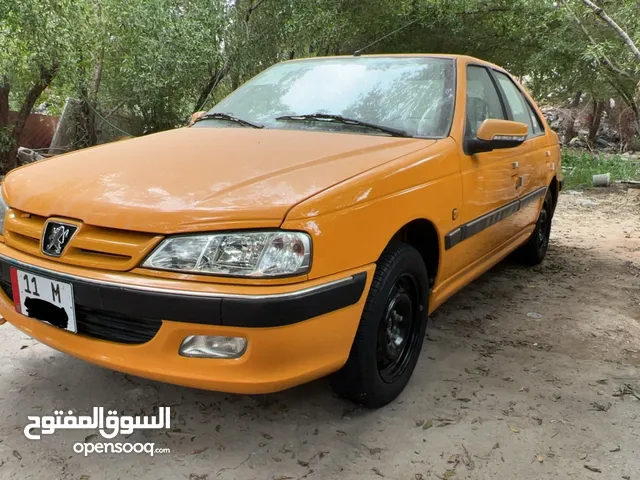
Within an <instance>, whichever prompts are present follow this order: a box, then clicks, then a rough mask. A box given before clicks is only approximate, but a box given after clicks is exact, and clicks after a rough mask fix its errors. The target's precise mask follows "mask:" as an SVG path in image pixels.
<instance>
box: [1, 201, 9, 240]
mask: <svg viewBox="0 0 640 480" xmlns="http://www.w3.org/2000/svg"><path fill="white" fill-rule="evenodd" d="M8 209H9V206H8V205H7V202H5V201H4V197H3V196H2V194H0V235H2V234H3V233H4V217H5V216H6V214H7V210H8Z"/></svg>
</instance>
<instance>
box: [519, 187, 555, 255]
mask: <svg viewBox="0 0 640 480" xmlns="http://www.w3.org/2000/svg"><path fill="white" fill-rule="evenodd" d="M553 211H554V206H553V195H552V194H551V190H547V194H546V196H545V197H544V203H543V204H542V208H541V209H540V215H539V216H538V221H537V222H536V228H535V230H534V231H533V233H532V234H531V237H529V240H528V241H527V243H525V244H524V245H523V246H522V247H520V250H518V257H519V259H520V261H521V262H522V263H524V264H526V265H530V266H534V265H539V264H540V263H542V261H543V260H544V257H545V255H546V254H547V249H548V248H549V236H550V235H551V221H552V220H553Z"/></svg>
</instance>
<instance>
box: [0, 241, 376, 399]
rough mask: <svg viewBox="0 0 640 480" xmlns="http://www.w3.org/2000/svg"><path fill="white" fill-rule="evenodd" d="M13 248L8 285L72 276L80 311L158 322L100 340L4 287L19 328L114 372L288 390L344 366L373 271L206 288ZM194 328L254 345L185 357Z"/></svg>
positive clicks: (215, 386) (2, 296)
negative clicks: (24, 304) (225, 353)
mask: <svg viewBox="0 0 640 480" xmlns="http://www.w3.org/2000/svg"><path fill="white" fill-rule="evenodd" d="M7 250H9V249H8V248H7V247H5V246H2V247H1V248H0V282H2V283H3V285H6V281H7V279H8V278H9V277H8V276H9V268H10V267H11V266H17V267H18V268H21V269H23V270H27V271H31V272H33V273H36V274H40V275H45V276H48V277H51V278H54V279H57V280H60V281H65V282H70V283H72V284H73V289H74V296H75V302H76V312H78V311H82V312H85V311H87V312H90V311H96V310H99V311H100V312H107V313H113V314H114V316H113V317H112V318H111V319H108V321H109V322H112V323H113V322H115V323H116V326H117V327H118V328H117V329H119V330H122V329H123V328H125V327H124V326H123V325H124V324H122V323H119V322H122V321H123V320H122V319H123V318H125V319H130V320H133V321H130V322H129V323H127V324H126V328H133V329H135V328H136V326H139V328H140V329H141V330H142V329H145V328H146V329H148V328H149V325H150V322H156V323H157V328H156V329H155V330H154V331H153V332H152V334H151V335H150V339H148V340H145V341H144V343H141V342H139V341H138V342H134V341H132V342H129V344H127V343H124V342H120V341H118V342H116V341H108V340H105V339H104V338H109V337H105V336H102V338H100V332H102V333H104V330H91V329H89V330H86V331H85V332H84V333H83V332H82V330H81V329H80V325H79V330H78V331H79V333H78V334H73V333H70V332H67V331H65V330H62V329H59V328H57V327H54V326H51V325H49V324H46V323H44V322H41V321H39V320H36V319H32V318H29V317H26V316H24V315H21V314H19V313H18V312H16V310H15V308H14V306H13V302H12V300H11V298H10V297H9V296H8V295H7V292H6V289H5V291H4V292H2V293H0V315H2V316H4V317H5V318H6V319H7V321H8V322H9V323H11V324H13V325H14V326H15V327H17V328H18V329H20V330H22V331H23V332H25V333H26V334H28V335H30V336H32V337H33V338H35V339H37V340H39V341H41V342H42V343H44V344H46V345H49V346H51V347H53V348H55V349H57V350H60V351H62V352H65V353H68V354H70V355H73V356H75V357H77V358H80V359H83V360H86V361H88V362H91V363H95V364H97V365H100V366H103V367H107V368H111V369H113V370H118V371H121V372H125V373H129V374H132V375H137V376H140V377H145V378H150V379H154V380H159V381H163V382H168V383H175V384H178V385H185V386H190V387H195V388H204V389H210V390H219V391H225V392H233V393H268V392H274V391H278V390H283V389H286V388H289V387H292V386H294V385H298V384H301V383H305V382H308V381H311V380H313V379H316V378H319V377H322V376H324V375H327V374H329V373H331V372H333V371H336V370H338V369H339V368H340V367H341V366H342V365H344V363H345V362H346V360H347V358H348V356H349V351H350V349H351V344H352V342H353V338H354V336H355V332H356V330H357V327H358V323H359V320H360V316H361V313H362V309H363V308H364V302H365V300H366V293H367V292H368V289H369V286H370V282H371V278H372V275H373V271H374V268H375V266H374V265H369V266H367V267H363V268H361V269H358V270H356V271H349V272H344V273H343V274H340V275H336V276H332V277H329V278H326V279H323V280H320V281H318V280H316V281H311V282H304V283H299V284H294V285H289V286H278V287H249V286H242V287H239V286H235V287H234V286H230V285H225V286H221V285H217V284H210V283H209V284H206V286H205V288H204V289H203V288H202V284H200V283H198V284H197V285H195V284H194V282H179V281H175V280H171V281H168V280H167V281H165V280H158V279H149V282H147V284H144V283H143V281H142V280H141V279H140V276H135V278H134V280H135V281H133V282H132V281H131V280H132V279H131V278H127V277H128V276H131V275H130V274H125V273H123V274H109V275H108V276H105V275H103V274H101V273H100V272H95V273H96V275H91V273H92V272H91V271H87V270H86V269H82V271H80V272H78V270H80V269H73V268H71V267H67V266H59V265H57V264H55V263H53V262H51V261H46V260H41V259H34V258H33V257H31V258H27V257H26V256H24V254H21V253H19V252H15V254H14V253H13V252H12V254H11V256H10V257H9V256H7V255H6V254H5V253H6V252H7ZM54 268H55V270H54ZM79 273H81V274H79ZM189 287H192V288H191V289H188V288H189ZM195 287H197V288H195ZM3 288H4V287H3ZM234 290H236V293H234ZM92 318H93V317H92ZM138 318H139V319H140V320H139V323H138V324H137V323H136V319H138ZM103 320H104V319H103ZM94 323H95V321H94ZM108 326H110V327H113V325H108ZM94 327H95V325H94ZM95 332H98V333H95ZM189 335H216V336H233V337H244V338H246V339H247V340H248V348H247V351H246V352H245V353H244V355H242V357H240V358H238V359H203V358H187V357H182V356H180V355H179V354H178V349H179V347H180V344H181V343H182V341H183V340H184V339H185V337H187V336H189ZM96 337H98V338H96ZM134 337H135V336H134ZM134 337H132V338H134ZM124 338H125V339H126V338H127V337H124Z"/></svg>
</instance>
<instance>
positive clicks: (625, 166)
mask: <svg viewBox="0 0 640 480" xmlns="http://www.w3.org/2000/svg"><path fill="white" fill-rule="evenodd" d="M562 170H563V173H564V179H565V185H566V188H568V189H575V188H581V187H589V186H591V185H592V179H593V178H592V177H593V175H598V174H604V173H610V174H611V181H616V180H640V160H629V159H627V158H624V157H621V156H619V155H605V154H600V155H592V154H591V153H585V152H580V151H573V150H569V149H567V150H563V152H562Z"/></svg>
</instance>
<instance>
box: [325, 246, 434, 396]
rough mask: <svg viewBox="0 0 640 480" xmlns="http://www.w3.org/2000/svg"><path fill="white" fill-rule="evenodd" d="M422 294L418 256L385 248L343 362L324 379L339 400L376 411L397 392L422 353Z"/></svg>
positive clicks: (425, 288) (407, 249)
mask: <svg viewBox="0 0 640 480" xmlns="http://www.w3.org/2000/svg"><path fill="white" fill-rule="evenodd" d="M428 293H429V277H428V276H427V269H426V267H425V265H424V262H423V260H422V257H421V256H420V253H418V251H417V250H416V249H415V248H413V247H411V246H409V245H406V244H403V243H396V244H392V245H390V246H388V247H387V248H386V250H385V251H384V252H383V253H382V256H381V257H380V260H379V261H378V264H377V268H376V272H375V274H374V277H373V282H372V284H371V289H370V290H369V295H368V297H367V302H366V304H365V306H364V310H363V312H362V317H361V318H360V324H359V326H358V331H357V332H356V336H355V339H354V341H353V345H352V347H351V352H350V354H349V359H348V360H347V363H346V364H345V365H344V367H343V368H342V369H341V370H339V371H338V372H336V373H334V374H333V375H332V376H331V377H330V383H331V387H332V388H333V390H334V391H335V392H336V393H337V394H338V395H339V396H341V397H343V398H346V399H349V400H351V401H353V402H355V403H357V404H360V405H362V406H364V407H367V408H379V407H382V406H384V405H386V404H388V403H389V402H391V401H392V400H394V399H395V398H396V397H397V396H398V395H399V394H400V393H401V392H402V390H403V389H404V387H405V386H406V385H407V382H408V381H409V378H410V377H411V374H412V373H413V370H414V368H415V366H416V363H417V361H418V357H419V356H420V350H421V349H422V342H423V340H424V335H425V330H426V326H427V319H428V311H429V308H428V307H429V305H428V301H429V295H428Z"/></svg>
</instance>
